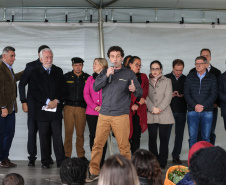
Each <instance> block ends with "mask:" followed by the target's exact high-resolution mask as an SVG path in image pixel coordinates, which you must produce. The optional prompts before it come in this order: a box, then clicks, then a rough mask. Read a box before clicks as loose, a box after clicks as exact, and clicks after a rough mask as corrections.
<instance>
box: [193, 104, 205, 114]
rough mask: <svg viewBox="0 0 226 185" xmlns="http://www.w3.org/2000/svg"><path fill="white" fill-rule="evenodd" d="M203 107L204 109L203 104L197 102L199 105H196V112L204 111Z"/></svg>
mask: <svg viewBox="0 0 226 185" xmlns="http://www.w3.org/2000/svg"><path fill="white" fill-rule="evenodd" d="M203 109H204V108H203V106H202V105H200V104H197V105H196V106H195V112H202V111H203Z"/></svg>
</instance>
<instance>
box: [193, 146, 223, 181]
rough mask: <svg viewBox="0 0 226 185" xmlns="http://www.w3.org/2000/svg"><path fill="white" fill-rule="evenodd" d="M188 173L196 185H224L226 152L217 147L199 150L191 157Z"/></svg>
mask: <svg viewBox="0 0 226 185" xmlns="http://www.w3.org/2000/svg"><path fill="white" fill-rule="evenodd" d="M189 171H190V175H191V178H192V180H193V181H194V182H195V184H196V185H225V184H226V151H225V150H224V149H222V148H221V147H219V146H217V147H209V148H202V149H200V150H199V151H197V152H196V153H195V154H194V155H193V156H192V158H191V161H190V166H189Z"/></svg>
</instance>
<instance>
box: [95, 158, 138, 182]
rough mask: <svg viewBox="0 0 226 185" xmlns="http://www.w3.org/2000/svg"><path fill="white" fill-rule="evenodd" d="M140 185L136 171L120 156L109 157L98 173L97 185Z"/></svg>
mask: <svg viewBox="0 0 226 185" xmlns="http://www.w3.org/2000/svg"><path fill="white" fill-rule="evenodd" d="M116 184H117V185H140V182H139V179H138V176H137V172H136V169H135V168H134V165H133V164H132V162H131V161H130V160H128V159H127V158H125V157H124V156H122V155H120V154H115V155H112V156H110V157H109V158H108V159H107V160H106V161H105V163H104V165H103V168H102V169H101V172H100V178H99V180H98V185H116Z"/></svg>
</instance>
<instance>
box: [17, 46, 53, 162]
mask: <svg viewBox="0 0 226 185" xmlns="http://www.w3.org/2000/svg"><path fill="white" fill-rule="evenodd" d="M45 48H49V47H48V46H46V45H42V46H40V47H39V48H38V56H39V58H38V59H37V60H35V61H33V62H29V63H27V65H26V68H25V70H24V74H23V75H22V78H21V80H20V83H19V92H20V101H21V103H22V109H23V111H24V112H27V113H28V119H27V127H28V141H27V151H28V154H29V157H28V159H29V163H28V166H35V160H36V159H37V157H36V155H37V145H36V134H37V131H38V126H37V122H36V121H35V119H34V100H33V98H32V96H31V92H30V83H29V81H30V78H29V75H30V72H31V71H32V70H33V69H35V68H38V67H39V65H41V61H40V51H41V50H43V49H45ZM27 84H28V91H27V95H26V90H25V87H26V85H27Z"/></svg>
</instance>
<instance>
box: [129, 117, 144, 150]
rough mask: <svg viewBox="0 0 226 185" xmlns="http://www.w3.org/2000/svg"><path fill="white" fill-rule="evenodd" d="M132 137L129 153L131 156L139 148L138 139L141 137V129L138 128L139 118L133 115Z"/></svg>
mask: <svg viewBox="0 0 226 185" xmlns="http://www.w3.org/2000/svg"><path fill="white" fill-rule="evenodd" d="M132 119H133V135H132V138H131V139H130V145H131V153H132V155H133V154H134V153H135V152H136V150H138V149H139V148H140V137H141V127H140V117H139V116H138V115H137V113H136V114H134V115H133V118H132Z"/></svg>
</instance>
